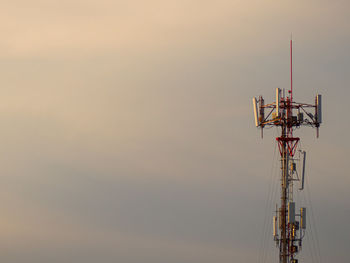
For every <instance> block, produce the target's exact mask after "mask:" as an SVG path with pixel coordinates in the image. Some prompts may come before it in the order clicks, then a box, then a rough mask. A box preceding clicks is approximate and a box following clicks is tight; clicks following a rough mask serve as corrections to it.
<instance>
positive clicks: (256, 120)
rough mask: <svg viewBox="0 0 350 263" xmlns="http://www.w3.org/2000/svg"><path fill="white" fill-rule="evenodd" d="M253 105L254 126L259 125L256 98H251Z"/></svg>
mask: <svg viewBox="0 0 350 263" xmlns="http://www.w3.org/2000/svg"><path fill="white" fill-rule="evenodd" d="M253 106H254V118H255V126H256V127H258V126H259V118H258V105H257V102H256V98H255V97H254V98H253Z"/></svg>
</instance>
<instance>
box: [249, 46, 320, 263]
mask: <svg viewBox="0 0 350 263" xmlns="http://www.w3.org/2000/svg"><path fill="white" fill-rule="evenodd" d="M292 69H293V68H292V40H290V90H288V93H287V94H285V92H284V90H283V93H282V91H281V89H279V88H278V89H276V102H274V103H270V104H265V102H264V99H263V97H262V96H259V98H258V99H257V98H253V105H254V117H255V126H256V127H259V128H260V129H261V135H262V134H263V129H264V127H265V126H276V127H280V128H281V136H280V137H277V138H276V140H277V142H278V148H279V153H280V156H281V204H280V207H279V208H278V209H277V211H276V215H275V216H274V217H273V237H274V240H275V241H276V244H277V246H278V247H279V262H280V263H298V259H296V258H295V257H296V254H297V253H298V252H299V251H300V250H301V246H302V239H303V237H304V235H305V229H306V208H305V207H301V208H300V210H299V211H300V212H299V213H298V212H297V211H296V210H295V202H294V201H293V182H294V181H299V182H300V188H299V190H303V189H304V173H305V160H306V159H305V158H306V152H305V151H299V155H300V158H295V157H294V155H295V153H296V149H297V145H298V142H299V140H300V138H298V137H294V136H293V130H294V129H295V128H298V127H301V126H310V127H315V128H316V135H317V137H318V135H319V132H318V129H319V127H320V124H321V123H322V111H321V98H322V97H321V95H317V96H316V98H315V104H307V103H297V102H294V101H293V70H292ZM265 111H266V113H267V114H266V115H265ZM296 160H300V163H302V165H303V166H302V169H301V174H300V177H299V176H298V173H297V171H296V162H295V161H296Z"/></svg>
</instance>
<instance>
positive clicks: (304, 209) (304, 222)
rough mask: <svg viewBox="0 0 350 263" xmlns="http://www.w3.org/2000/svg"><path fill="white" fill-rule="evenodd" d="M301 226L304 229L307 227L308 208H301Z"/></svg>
mask: <svg viewBox="0 0 350 263" xmlns="http://www.w3.org/2000/svg"><path fill="white" fill-rule="evenodd" d="M300 226H301V228H302V229H306V208H305V207H302V208H300Z"/></svg>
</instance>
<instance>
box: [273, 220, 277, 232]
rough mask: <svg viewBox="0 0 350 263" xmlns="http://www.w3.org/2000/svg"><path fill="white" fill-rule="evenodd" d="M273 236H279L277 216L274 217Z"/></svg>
mask: <svg viewBox="0 0 350 263" xmlns="http://www.w3.org/2000/svg"><path fill="white" fill-rule="evenodd" d="M273 236H274V237H275V236H277V216H273Z"/></svg>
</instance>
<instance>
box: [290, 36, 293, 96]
mask: <svg viewBox="0 0 350 263" xmlns="http://www.w3.org/2000/svg"><path fill="white" fill-rule="evenodd" d="M290 100H291V101H293V42H292V37H291V38H290Z"/></svg>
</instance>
